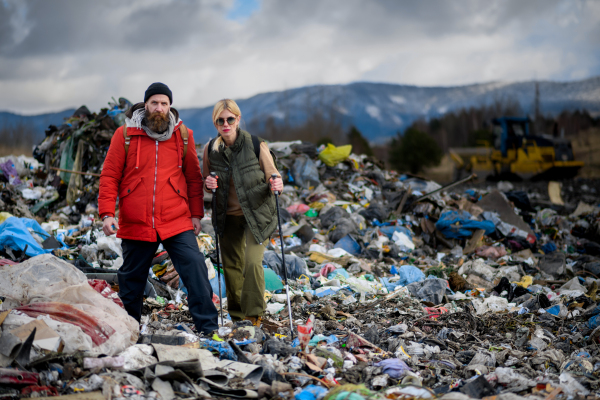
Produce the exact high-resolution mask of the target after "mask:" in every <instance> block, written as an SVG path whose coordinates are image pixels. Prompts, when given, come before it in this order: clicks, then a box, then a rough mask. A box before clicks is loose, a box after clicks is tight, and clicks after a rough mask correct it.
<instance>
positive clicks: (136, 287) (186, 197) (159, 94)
mask: <svg viewBox="0 0 600 400" xmlns="http://www.w3.org/2000/svg"><path fill="white" fill-rule="evenodd" d="M172 103H173V94H172V93H171V90H170V89H169V88H168V87H167V85H165V84H163V83H158V82H157V83H153V84H152V85H150V86H149V87H148V89H147V90H146V93H145V95H144V102H143V103H137V104H135V105H134V106H133V107H132V108H131V109H129V110H128V111H127V112H126V114H125V116H126V117H127V118H126V120H125V126H126V127H127V129H126V132H125V133H126V134H125V135H124V134H123V127H120V128H118V129H117V130H116V131H115V133H114V135H113V137H112V140H111V142H110V148H109V150H108V154H107V156H106V160H105V161H104V166H103V167H102V174H101V176H100V193H99V196H98V206H99V212H100V216H101V218H102V222H103V230H104V233H105V234H106V235H112V234H114V233H117V237H119V238H121V239H122V243H121V247H122V248H123V258H124V262H123V265H122V266H121V268H120V269H119V271H118V273H117V274H118V278H119V297H121V300H122V301H123V305H124V306H125V310H127V312H128V313H129V315H131V316H132V317H134V318H135V319H137V320H138V321H139V320H140V318H141V314H142V302H143V299H142V296H143V293H144V288H145V286H146V280H147V277H148V270H149V268H150V266H151V262H152V259H153V257H154V255H155V252H156V250H157V248H158V246H159V244H160V243H162V244H163V246H164V248H165V250H167V252H168V253H169V256H170V257H171V260H172V261H173V266H174V267H175V269H176V270H177V272H178V273H179V276H180V277H181V279H182V280H183V283H184V285H185V287H186V288H188V292H189V295H188V305H189V309H190V312H191V314H192V318H193V320H194V323H195V324H196V329H197V330H198V332H203V333H206V334H208V333H210V332H212V331H213V330H215V329H218V324H217V309H216V308H215V306H214V304H213V302H212V295H213V292H212V288H211V286H210V282H209V280H208V274H207V269H206V264H205V263H204V257H203V256H202V254H200V250H199V249H198V244H197V242H196V236H195V235H197V234H198V233H199V232H200V229H201V225H200V219H201V218H202V217H203V216H204V202H203V197H204V194H203V191H202V184H203V182H202V174H201V173H200V163H199V162H198V156H197V155H196V147H195V146H194V136H193V132H192V131H191V130H189V131H188V135H187V136H188V138H187V139H186V137H185V135H182V134H181V131H182V130H184V129H185V127H184V128H181V127H182V122H181V120H180V119H179V113H178V112H177V110H176V109H174V108H172V107H171V104H172ZM186 140H187V141H188V143H185V141H186ZM186 150H187V151H186ZM117 197H118V199H119V221H118V223H117V221H116V220H115V202H116V199H117Z"/></svg>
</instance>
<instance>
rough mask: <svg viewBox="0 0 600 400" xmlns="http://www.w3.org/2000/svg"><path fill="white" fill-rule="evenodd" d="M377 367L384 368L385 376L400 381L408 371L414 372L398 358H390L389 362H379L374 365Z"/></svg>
mask: <svg viewBox="0 0 600 400" xmlns="http://www.w3.org/2000/svg"><path fill="white" fill-rule="evenodd" d="M374 365H375V366H376V367H383V370H382V371H381V372H383V373H384V374H388V375H389V376H390V378H394V379H400V378H402V377H403V376H404V375H406V373H407V372H408V371H412V370H411V369H410V367H409V366H408V365H406V363H405V362H404V361H402V360H400V359H398V358H388V359H387V360H382V361H379V362H378V363H375V364H374Z"/></svg>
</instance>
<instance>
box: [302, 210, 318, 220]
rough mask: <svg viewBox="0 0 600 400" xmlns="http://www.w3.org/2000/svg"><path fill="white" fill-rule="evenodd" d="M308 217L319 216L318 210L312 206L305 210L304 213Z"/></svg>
mask: <svg viewBox="0 0 600 400" xmlns="http://www.w3.org/2000/svg"><path fill="white" fill-rule="evenodd" d="M304 215H306V216H307V217H309V218H314V217H318V216H319V211H317V210H316V209H314V208H309V209H308V211H307V212H305V213H304Z"/></svg>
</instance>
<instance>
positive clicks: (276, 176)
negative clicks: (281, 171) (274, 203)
mask: <svg viewBox="0 0 600 400" xmlns="http://www.w3.org/2000/svg"><path fill="white" fill-rule="evenodd" d="M275 178H279V175H277V174H271V179H275ZM273 193H275V196H279V190H274V191H273Z"/></svg>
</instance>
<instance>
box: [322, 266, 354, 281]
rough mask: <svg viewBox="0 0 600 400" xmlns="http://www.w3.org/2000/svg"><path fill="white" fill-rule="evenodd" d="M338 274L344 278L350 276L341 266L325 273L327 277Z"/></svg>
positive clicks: (330, 277)
mask: <svg viewBox="0 0 600 400" xmlns="http://www.w3.org/2000/svg"><path fill="white" fill-rule="evenodd" d="M338 275H341V276H343V277H344V278H350V274H348V271H346V270H345V269H343V268H338V269H336V270H334V271H333V272H331V273H329V275H327V279H335V277H336V276H338Z"/></svg>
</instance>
